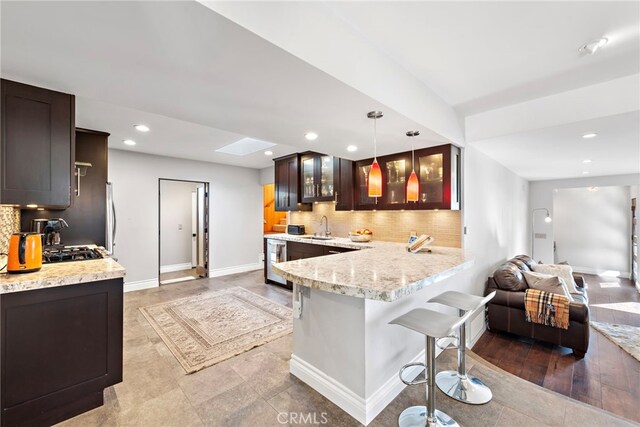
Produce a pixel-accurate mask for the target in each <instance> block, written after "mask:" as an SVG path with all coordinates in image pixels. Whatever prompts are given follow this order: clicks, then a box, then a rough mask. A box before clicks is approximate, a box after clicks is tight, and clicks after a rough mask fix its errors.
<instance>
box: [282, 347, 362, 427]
mask: <svg viewBox="0 0 640 427" xmlns="http://www.w3.org/2000/svg"><path fill="white" fill-rule="evenodd" d="M289 371H290V372H291V373H292V374H293V375H295V376H296V377H298V378H299V379H300V380H302V381H303V382H305V383H307V384H308V385H309V386H311V388H313V389H314V390H316V391H317V392H318V393H320V394H321V395H323V396H324V397H326V398H327V399H329V400H330V401H332V402H333V403H335V404H336V405H338V406H339V407H340V408H342V410H344V411H345V412H347V413H348V414H349V415H351V416H352V417H353V418H355V419H356V420H358V421H359V422H360V423H362V424H365V425H366V424H367V423H366V416H365V415H366V410H365V407H366V404H365V400H364V399H363V398H362V396H359V395H357V394H356V393H354V392H353V391H351V389H349V388H347V387H345V386H344V385H343V384H342V383H340V382H338V381H336V380H335V379H333V378H331V377H330V376H328V375H327V374H325V373H324V372H322V371H320V370H319V369H317V368H316V367H315V366H312V365H310V364H309V363H307V362H305V361H304V360H302V359H300V358H299V357H297V356H296V355H295V354H292V355H291V361H290V362H289Z"/></svg>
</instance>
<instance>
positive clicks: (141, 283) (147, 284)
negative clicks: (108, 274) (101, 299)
mask: <svg viewBox="0 0 640 427" xmlns="http://www.w3.org/2000/svg"><path fill="white" fill-rule="evenodd" d="M159 285H160V284H159V283H158V279H149V280H138V281H135V282H126V283H125V284H124V291H125V292H131V291H139V290H141V289H149V288H157V287H158V286H159Z"/></svg>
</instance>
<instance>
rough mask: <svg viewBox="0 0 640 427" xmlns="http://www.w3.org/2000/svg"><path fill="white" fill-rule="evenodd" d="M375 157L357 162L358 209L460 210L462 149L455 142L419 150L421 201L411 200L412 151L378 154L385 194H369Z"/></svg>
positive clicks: (356, 187)
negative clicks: (376, 196) (374, 195)
mask: <svg viewBox="0 0 640 427" xmlns="http://www.w3.org/2000/svg"><path fill="white" fill-rule="evenodd" d="M372 162H373V159H366V160H361V161H358V162H356V166H355V167H356V171H355V180H356V182H355V192H356V194H355V209H356V210H373V209H385V210H400V209H407V210H416V209H449V210H458V209H460V190H461V189H460V149H459V148H458V147H455V146H453V145H451V144H447V145H440V146H437V147H429V148H423V149H420V150H416V152H415V165H414V168H415V170H416V174H417V175H418V180H419V183H420V189H419V192H418V201H417V202H409V201H407V180H408V179H409V175H410V174H411V152H410V151H409V152H405V153H397V154H391V155H388V156H383V157H378V162H379V163H380V168H381V169H382V181H383V183H382V197H378V198H373V197H369V196H368V193H367V184H368V181H367V180H368V175H369V169H370V168H371V163H372Z"/></svg>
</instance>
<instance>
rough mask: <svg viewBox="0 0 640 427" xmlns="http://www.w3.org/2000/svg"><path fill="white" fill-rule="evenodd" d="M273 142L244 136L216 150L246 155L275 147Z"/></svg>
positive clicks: (235, 154)
mask: <svg viewBox="0 0 640 427" xmlns="http://www.w3.org/2000/svg"><path fill="white" fill-rule="evenodd" d="M274 145H276V144H274V143H273V142H267V141H261V140H259V139H254V138H248V137H247V138H242V139H241V140H239V141H236V142H234V143H232V144H229V145H225V146H224V147H220V148H218V149H217V150H216V152H218V153H225V154H233V155H234V156H246V155H249V154H252V153H256V152H258V151H262V150H265V149H267V148H270V147H273V146H274Z"/></svg>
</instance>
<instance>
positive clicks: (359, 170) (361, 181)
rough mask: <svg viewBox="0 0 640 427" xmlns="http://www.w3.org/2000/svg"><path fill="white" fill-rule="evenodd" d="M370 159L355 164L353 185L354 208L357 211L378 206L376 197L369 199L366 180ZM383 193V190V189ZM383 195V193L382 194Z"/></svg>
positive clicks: (369, 168)
mask: <svg viewBox="0 0 640 427" xmlns="http://www.w3.org/2000/svg"><path fill="white" fill-rule="evenodd" d="M372 162H373V160H372V159H369V160H362V161H359V162H356V171H355V177H356V185H355V194H354V199H355V208H356V209H358V210H371V209H376V207H377V205H378V198H377V197H369V190H368V182H369V181H368V179H369V171H370V170H371V163H372ZM383 191H384V188H383ZM383 194H384V193H383Z"/></svg>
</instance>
